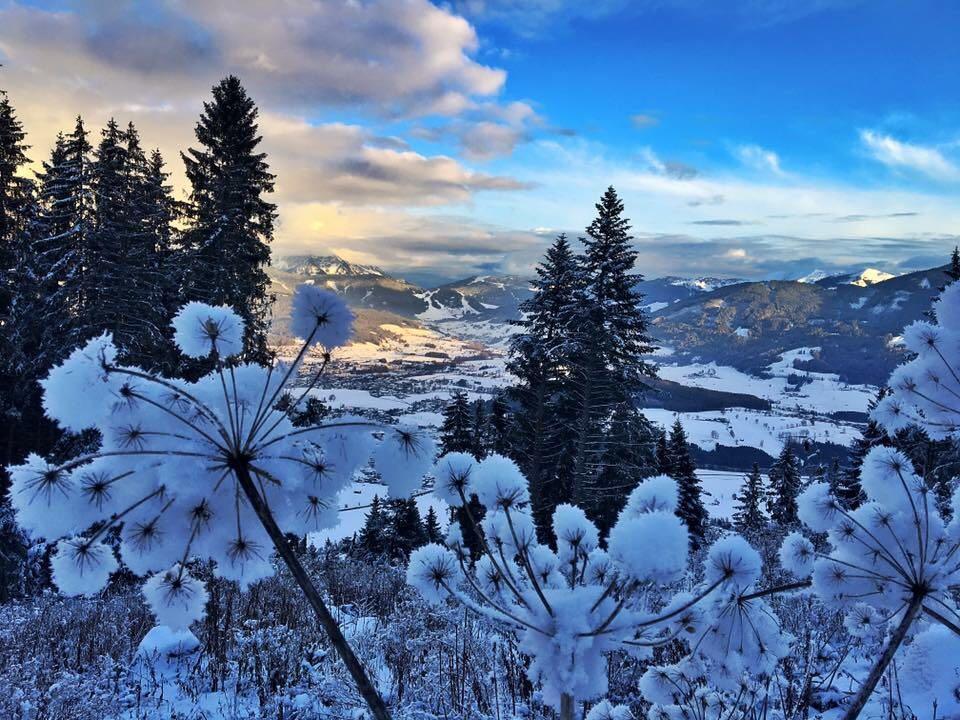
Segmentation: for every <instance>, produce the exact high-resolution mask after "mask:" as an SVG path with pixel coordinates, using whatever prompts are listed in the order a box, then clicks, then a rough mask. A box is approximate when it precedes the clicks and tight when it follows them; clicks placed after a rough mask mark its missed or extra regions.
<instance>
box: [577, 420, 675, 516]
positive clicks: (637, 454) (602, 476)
mask: <svg viewBox="0 0 960 720" xmlns="http://www.w3.org/2000/svg"><path fill="white" fill-rule="evenodd" d="M608 433H609V442H608V443H607V446H606V452H605V453H604V455H603V457H602V459H601V468H600V473H599V476H598V478H597V483H596V492H595V494H594V495H593V497H591V498H590V504H589V506H588V507H587V508H586V509H587V510H588V511H589V513H590V515H591V516H592V517H593V518H594V519H595V521H596V523H597V527H598V528H599V529H600V532H601V534H605V533H606V532H607V531H608V530H609V529H610V528H611V527H613V524H614V523H615V522H616V520H617V516H618V515H619V514H620V511H621V510H622V509H623V506H624V505H625V504H626V500H627V496H628V495H629V494H630V491H631V490H633V489H634V488H635V487H636V486H637V485H639V484H640V482H641V481H642V480H643V478H645V477H649V476H650V475H653V474H654V473H655V472H656V467H657V460H656V455H655V449H654V445H655V442H656V441H655V436H656V435H658V433H657V431H656V430H655V429H654V428H653V426H651V424H650V422H649V421H648V420H647V419H646V418H645V417H644V416H643V415H642V414H641V413H640V412H638V411H637V410H636V408H634V407H633V405H632V404H628V403H620V405H618V406H617V408H616V409H615V410H614V412H613V415H612V416H611V418H610V424H609V428H608Z"/></svg>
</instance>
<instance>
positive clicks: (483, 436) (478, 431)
mask: <svg viewBox="0 0 960 720" xmlns="http://www.w3.org/2000/svg"><path fill="white" fill-rule="evenodd" d="M471 434H472V435H473V450H471V452H472V453H473V456H474V457H475V458H476V459H477V460H483V458H485V457H486V456H487V438H488V436H489V428H488V426H487V411H486V409H485V408H484V405H483V400H481V399H479V398H478V399H477V400H475V401H474V402H473V427H472V429H471Z"/></svg>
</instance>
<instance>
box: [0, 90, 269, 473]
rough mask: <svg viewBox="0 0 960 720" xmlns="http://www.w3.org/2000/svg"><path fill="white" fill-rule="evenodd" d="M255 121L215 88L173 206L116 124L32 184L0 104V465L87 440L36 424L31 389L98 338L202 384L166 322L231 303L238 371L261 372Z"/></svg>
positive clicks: (262, 229)
mask: <svg viewBox="0 0 960 720" xmlns="http://www.w3.org/2000/svg"><path fill="white" fill-rule="evenodd" d="M257 115H258V111H257V107H256V105H255V103H254V101H253V100H252V99H251V98H250V97H249V95H248V94H247V92H246V91H245V89H244V88H243V86H242V85H241V83H240V81H239V79H238V78H236V77H234V76H229V77H226V78H224V79H223V80H222V81H221V82H220V83H218V84H217V85H216V86H215V87H214V88H213V95H212V99H211V100H209V101H208V102H205V103H204V105H203V111H202V113H201V115H200V118H199V120H198V122H197V125H196V128H195V135H196V146H194V147H191V148H189V149H188V150H187V151H186V152H183V153H181V159H182V161H183V163H184V165H185V169H186V176H187V180H188V182H189V193H188V195H187V197H186V199H185V200H178V199H176V198H175V197H174V194H173V191H172V188H171V186H170V183H169V172H168V171H167V169H166V165H165V161H164V158H163V157H162V156H161V154H160V152H159V150H152V151H151V150H147V149H145V147H144V144H143V142H142V140H141V138H140V135H139V133H138V131H137V129H136V127H135V126H134V125H133V123H129V124H127V125H126V126H124V125H122V124H121V123H119V122H118V121H116V120H115V119H111V120H110V121H109V122H108V123H107V125H106V127H104V128H103V129H102V130H101V131H100V133H99V137H98V138H97V137H93V136H92V133H91V131H90V130H88V128H87V126H86V125H85V123H84V121H83V119H82V118H81V117H78V118H77V120H76V123H75V124H74V126H73V128H72V129H69V130H65V131H64V132H61V133H60V134H58V135H57V137H56V141H55V143H54V146H53V148H52V150H51V151H50V154H49V156H48V158H47V159H46V160H44V161H43V162H42V164H41V169H40V170H39V171H38V172H36V173H33V174H32V176H31V173H30V171H29V165H30V158H29V152H30V150H31V148H30V146H29V145H28V144H27V135H26V131H25V130H24V127H23V125H22V123H21V122H20V121H19V120H18V118H17V115H16V113H15V111H14V108H13V105H12V103H11V100H10V98H9V97H8V96H7V94H6V93H5V92H3V91H0V345H2V347H3V348H4V351H3V353H2V354H0V425H2V426H3V428H4V430H3V437H2V440H0V443H2V444H0V467H3V466H7V465H11V464H14V463H16V462H19V461H21V460H22V458H23V457H24V456H25V455H26V454H27V453H28V452H34V451H36V452H40V453H47V452H50V451H51V450H53V451H54V453H55V454H56V453H57V452H60V453H61V454H70V452H71V451H72V448H75V446H76V444H77V443H83V442H90V441H95V439H93V440H91V439H90V438H74V437H69V436H66V437H65V436H64V435H63V434H62V433H61V431H60V430H59V429H58V428H57V427H56V426H55V425H54V424H53V423H51V422H50V421H49V420H47V419H46V418H45V417H44V414H43V409H42V407H41V406H40V392H39V386H38V381H39V380H40V379H41V378H42V376H43V375H44V374H45V373H46V371H47V370H48V369H49V368H50V367H52V366H53V365H55V364H57V363H59V362H61V361H63V360H64V359H65V358H66V356H67V355H68V354H69V353H70V352H71V351H72V350H73V349H74V348H76V347H78V346H80V345H82V344H83V343H84V342H86V341H87V340H89V339H90V338H91V337H94V336H96V335H99V334H101V333H103V332H104V331H108V332H110V333H112V334H113V337H114V341H115V343H116V345H117V347H118V349H119V351H120V354H121V357H120V358H119V359H120V361H121V362H123V363H129V364H132V365H137V366H140V367H144V368H147V369H150V370H154V371H158V372H161V373H163V374H164V375H167V376H181V377H187V378H191V377H197V376H199V375H200V374H202V372H203V371H204V370H205V368H204V365H203V363H198V362H196V361H189V360H188V359H187V358H185V357H183V356H182V355H180V354H179V353H178V352H177V350H176V349H175V347H174V346H173V344H172V343H171V340H170V334H171V330H170V320H171V318H172V316H173V313H174V312H175V310H176V309H177V308H178V307H180V306H181V305H183V304H184V303H185V302H188V301H199V302H204V303H208V304H210V305H228V306H230V307H233V308H235V309H236V310H237V312H238V313H239V314H240V315H241V316H242V318H243V320H244V321H245V323H246V335H245V337H244V350H243V358H244V359H245V360H249V361H255V362H262V361H265V360H267V359H268V358H269V349H268V348H267V327H268V323H269V307H270V302H271V299H272V298H271V297H270V295H269V292H268V284H269V280H268V278H267V275H266V273H265V271H264V268H265V266H266V265H268V264H269V262H270V245H269V244H270V242H271V240H272V238H273V229H274V224H275V221H276V207H275V206H274V205H273V204H272V203H270V202H269V201H268V200H266V199H265V197H264V196H266V195H268V194H269V193H271V192H272V191H273V186H274V176H273V175H272V174H271V173H270V169H269V166H268V164H267V160H266V156H265V154H264V153H262V152H260V151H259V149H258V146H259V144H260V141H261V138H260V135H259V134H258V126H257ZM2 480H3V479H2V478H0V491H2V490H3V488H4V483H2Z"/></svg>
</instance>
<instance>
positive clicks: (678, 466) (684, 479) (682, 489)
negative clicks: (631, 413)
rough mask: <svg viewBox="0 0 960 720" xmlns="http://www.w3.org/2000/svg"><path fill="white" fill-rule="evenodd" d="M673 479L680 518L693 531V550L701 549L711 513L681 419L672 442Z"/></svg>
mask: <svg viewBox="0 0 960 720" xmlns="http://www.w3.org/2000/svg"><path fill="white" fill-rule="evenodd" d="M668 448H669V452H670V464H671V470H672V473H673V474H672V475H671V477H672V478H673V479H674V480H676V481H677V490H678V494H679V496H678V498H677V515H678V516H679V517H680V519H681V520H683V522H684V523H685V524H686V526H687V530H688V531H689V532H690V547H691V549H693V550H696V549H698V548H699V547H700V546H701V545H702V544H703V539H704V536H705V534H706V528H707V519H708V518H707V510H706V508H705V507H704V506H703V488H702V486H701V485H700V479H699V478H698V477H697V468H696V466H695V465H694V464H693V459H692V458H691V457H690V448H689V446H688V443H687V433H686V432H685V431H684V429H683V425H682V424H681V423H680V420H676V421H675V422H674V423H673V427H672V428H671V430H670V439H669V441H668Z"/></svg>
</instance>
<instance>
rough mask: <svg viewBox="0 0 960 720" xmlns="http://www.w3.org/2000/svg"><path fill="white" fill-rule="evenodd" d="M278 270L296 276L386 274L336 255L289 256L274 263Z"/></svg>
mask: <svg viewBox="0 0 960 720" xmlns="http://www.w3.org/2000/svg"><path fill="white" fill-rule="evenodd" d="M275 264H276V266H277V268H278V269H279V270H284V271H286V272H290V273H295V274H297V275H306V276H309V277H312V276H314V275H375V276H379V277H386V273H384V272H383V270H381V269H380V268H378V267H374V266H373V265H358V264H356V263H351V262H348V261H347V260H344V259H343V258H341V257H338V256H336V255H289V256H287V257H282V258H280V259H279V260H277V262H276V263H275Z"/></svg>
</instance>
